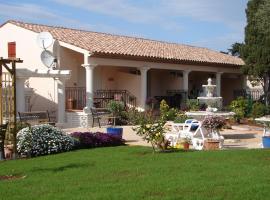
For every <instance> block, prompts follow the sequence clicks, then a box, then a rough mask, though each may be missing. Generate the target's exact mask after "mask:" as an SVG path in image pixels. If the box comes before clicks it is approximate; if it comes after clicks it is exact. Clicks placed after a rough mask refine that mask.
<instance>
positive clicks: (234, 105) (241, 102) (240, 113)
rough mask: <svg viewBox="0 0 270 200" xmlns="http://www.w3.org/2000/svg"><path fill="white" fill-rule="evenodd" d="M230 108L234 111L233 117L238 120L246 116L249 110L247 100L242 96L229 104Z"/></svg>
mask: <svg viewBox="0 0 270 200" xmlns="http://www.w3.org/2000/svg"><path fill="white" fill-rule="evenodd" d="M230 109H231V111H233V112H234V113H235V115H234V119H235V120H236V121H237V122H240V119H243V118H245V117H247V115H248V111H249V102H248V100H247V99H245V98H244V97H238V98H237V99H236V100H233V101H232V102H231V104H230Z"/></svg>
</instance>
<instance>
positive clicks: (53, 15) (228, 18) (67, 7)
mask: <svg viewBox="0 0 270 200" xmlns="http://www.w3.org/2000/svg"><path fill="white" fill-rule="evenodd" d="M247 2H248V0H47V1H45V0H39V1H36V0H21V1H20V0H0V23H1V24H2V23H4V22H5V21H6V20H9V19H15V20H20V21H25V22H33V23H41V24H48V25H59V26H65V27H72V28H79V29H85V30H93V31H98V32H108V33H115V34H121V35H129V36H136V37H143V38H149V39H155V40H162V41H169V42H176V43H182V44H189V45H194V46H201V47H207V48H210V49H215V50H218V51H226V50H227V49H228V48H229V47H230V46H231V44H233V43H234V42H236V41H237V42H241V41H243V38H244V27H245V24H246V17H245V8H246V4H247Z"/></svg>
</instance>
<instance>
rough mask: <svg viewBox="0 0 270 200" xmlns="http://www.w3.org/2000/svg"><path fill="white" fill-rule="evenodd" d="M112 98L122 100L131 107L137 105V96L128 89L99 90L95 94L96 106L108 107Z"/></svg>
mask: <svg viewBox="0 0 270 200" xmlns="http://www.w3.org/2000/svg"><path fill="white" fill-rule="evenodd" d="M111 100H118V101H122V102H124V104H125V106H127V107H129V108H133V107H136V97H135V96H134V95H133V94H131V93H130V92H129V91H128V90H97V91H96V92H95V94H94V102H95V104H96V107H101V108H106V107H107V104H108V103H109V102H110V101H111Z"/></svg>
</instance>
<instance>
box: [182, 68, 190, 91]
mask: <svg viewBox="0 0 270 200" xmlns="http://www.w3.org/2000/svg"><path fill="white" fill-rule="evenodd" d="M189 73H190V71H189V70H185V71H183V90H185V91H186V92H188V75H189Z"/></svg>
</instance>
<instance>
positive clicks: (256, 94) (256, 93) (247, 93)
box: [233, 89, 263, 101]
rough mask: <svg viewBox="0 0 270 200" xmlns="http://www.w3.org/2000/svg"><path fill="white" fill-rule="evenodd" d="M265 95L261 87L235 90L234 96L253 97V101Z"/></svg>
mask: <svg viewBox="0 0 270 200" xmlns="http://www.w3.org/2000/svg"><path fill="white" fill-rule="evenodd" d="M262 95H263V90H261V89H249V90H244V89H242V90H234V91H233V96H234V99H236V98H237V97H240V96H242V97H245V98H251V99H252V100H253V101H257V100H259V99H260V98H261V96H262Z"/></svg>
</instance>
